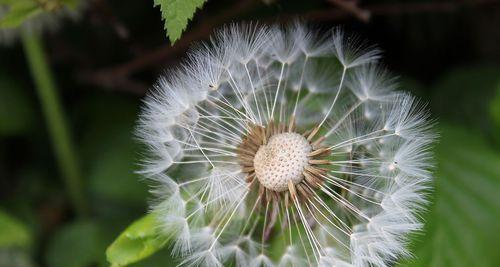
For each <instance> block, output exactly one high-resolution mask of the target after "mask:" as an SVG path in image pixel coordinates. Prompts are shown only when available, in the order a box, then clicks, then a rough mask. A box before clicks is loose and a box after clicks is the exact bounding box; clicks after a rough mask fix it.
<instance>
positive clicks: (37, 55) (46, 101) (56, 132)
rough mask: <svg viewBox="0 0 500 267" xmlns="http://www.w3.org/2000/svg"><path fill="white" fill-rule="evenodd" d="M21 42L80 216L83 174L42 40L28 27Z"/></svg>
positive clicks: (73, 201) (82, 203)
mask: <svg viewBox="0 0 500 267" xmlns="http://www.w3.org/2000/svg"><path fill="white" fill-rule="evenodd" d="M22 42H23V46H24V52H25V54H26V59H27V62H28V65H29V68H30V72H31V75H32V77H33V80H34V83H35V88H36V90H37V94H38V97H39V100H40V105H41V108H42V111H43V114H44V117H45V120H46V123H47V128H48V131H49V135H50V138H51V141H52V146H53V150H54V154H55V157H56V159H57V163H58V165H59V169H60V172H61V175H62V177H63V179H64V183H65V186H66V189H67V192H68V195H69V197H70V200H71V204H72V205H73V207H74V209H75V210H76V212H77V214H78V215H79V216H84V215H85V213H86V210H87V207H86V204H85V198H84V193H83V190H82V188H83V187H82V179H81V178H82V176H81V174H80V169H79V166H78V162H77V158H76V155H75V150H74V146H73V143H72V142H71V140H70V133H69V128H68V126H67V125H66V121H65V118H64V114H63V110H62V107H61V103H60V100H59V96H58V95H57V88H56V85H55V83H54V80H53V77H52V73H51V71H50V66H49V64H48V63H47V59H46V56H45V53H44V50H43V44H42V42H41V39H40V37H39V36H38V35H37V34H36V33H34V32H28V31H26V30H25V31H23V32H22Z"/></svg>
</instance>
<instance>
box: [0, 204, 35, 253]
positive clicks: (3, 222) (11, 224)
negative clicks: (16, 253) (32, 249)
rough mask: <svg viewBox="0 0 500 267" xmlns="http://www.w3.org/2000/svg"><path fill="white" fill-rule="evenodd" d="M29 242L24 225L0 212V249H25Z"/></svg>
mask: <svg viewBox="0 0 500 267" xmlns="http://www.w3.org/2000/svg"><path fill="white" fill-rule="evenodd" d="M31 242H32V240H31V236H30V234H29V232H28V230H27V229H26V227H25V226H24V224H23V223H21V222H20V221H19V220H17V219H16V218H14V217H12V216H10V215H9V214H7V213H5V212H4V211H2V210H0V249H2V248H11V247H18V248H27V247H29V246H30V245H31Z"/></svg>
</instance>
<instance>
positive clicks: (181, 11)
mask: <svg viewBox="0 0 500 267" xmlns="http://www.w3.org/2000/svg"><path fill="white" fill-rule="evenodd" d="M205 1H206V0H154V5H155V6H160V10H161V16H162V18H163V19H164V20H165V30H167V35H168V37H169V39H170V42H171V43H172V44H173V43H175V41H176V40H178V39H179V38H180V37H181V34H182V32H183V31H184V30H185V29H186V26H187V24H188V21H189V20H190V19H191V18H192V17H193V16H194V12H195V11H196V9H198V8H201V7H202V6H203V4H204V3H205Z"/></svg>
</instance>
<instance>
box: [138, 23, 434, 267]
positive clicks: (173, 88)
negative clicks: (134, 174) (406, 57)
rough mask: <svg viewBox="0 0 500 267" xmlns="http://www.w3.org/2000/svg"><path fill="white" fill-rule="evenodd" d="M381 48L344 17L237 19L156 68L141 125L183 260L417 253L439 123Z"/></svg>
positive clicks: (377, 258) (334, 259)
mask: <svg viewBox="0 0 500 267" xmlns="http://www.w3.org/2000/svg"><path fill="white" fill-rule="evenodd" d="M379 58H380V51H379V50H378V49H376V48H375V47H373V46H369V45H366V44H365V42H363V41H362V40H361V39H360V38H359V37H354V36H350V35H348V34H346V33H344V32H343V31H342V30H341V29H339V28H336V29H334V30H332V31H329V32H328V33H321V32H319V31H316V30H314V29H312V28H311V27H310V26H308V25H306V24H305V23H302V22H294V23H292V24H291V25H287V26H269V27H268V26H261V25H258V24H255V23H253V24H232V25H229V26H226V27H224V28H222V29H220V30H218V31H217V32H216V34H215V35H214V36H213V37H212V38H211V39H210V40H209V41H208V42H206V43H202V44H198V45H196V46H194V47H193V49H192V50H191V51H190V52H189V53H188V57H187V59H186V61H185V62H184V63H182V64H181V66H180V67H178V68H175V69H173V70H170V71H167V72H166V74H165V75H164V76H162V77H161V78H160V79H159V80H158V82H157V85H156V86H155V87H154V88H153V89H154V90H153V92H152V93H151V94H149V96H148V97H147V98H146V100H145V105H144V107H143V109H142V114H141V116H140V119H139V126H138V130H137V135H138V136H139V138H140V139H141V140H142V141H143V142H144V143H145V144H146V146H147V148H148V150H149V153H148V154H149V156H148V157H147V158H145V159H144V160H143V162H142V165H143V170H142V173H144V175H145V176H146V177H148V178H149V179H150V180H151V181H152V182H153V183H154V187H153V190H152V192H153V194H154V196H155V199H154V201H153V203H152V211H153V212H154V213H155V214H156V215H157V216H156V217H157V220H158V227H159V228H160V229H162V232H163V233H164V234H166V235H167V236H169V237H171V244H172V253H173V254H174V255H175V256H178V257H180V258H181V260H182V261H181V265H184V266H226V265H234V266H244V267H247V266H256V267H257V266H356V267H361V266H380V267H385V266H391V265H392V264H393V263H394V262H395V261H397V260H398V259H400V258H402V257H408V256H409V255H410V254H411V253H410V252H409V251H408V249H407V248H406V243H407V238H408V234H409V233H411V232H413V231H418V230H419V229H421V227H422V224H421V223H420V220H419V216H418V213H419V212H420V211H421V210H422V209H423V207H424V206H425V204H426V203H427V201H426V197H425V196H426V193H425V192H426V190H428V188H429V181H430V180H431V179H432V173H431V170H432V165H433V164H432V154H431V152H430V146H431V145H432V143H433V141H434V140H435V138H436V135H435V134H433V132H432V121H431V120H430V117H429V114H428V112H427V111H426V109H425V105H424V104H422V103H421V102H420V101H418V100H416V99H415V98H414V97H413V96H411V95H409V94H407V93H403V92H401V91H396V90H395V89H396V88H397V83H396V81H395V79H394V78H393V77H392V76H391V75H390V73H388V72H387V71H386V70H385V69H384V68H383V67H382V66H380V65H379V64H378V59H379ZM276 244H279V245H276Z"/></svg>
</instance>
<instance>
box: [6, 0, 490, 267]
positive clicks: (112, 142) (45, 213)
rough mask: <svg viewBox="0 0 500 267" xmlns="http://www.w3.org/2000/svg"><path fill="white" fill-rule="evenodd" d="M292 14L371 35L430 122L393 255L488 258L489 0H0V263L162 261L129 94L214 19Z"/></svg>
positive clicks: (443, 262)
mask: <svg viewBox="0 0 500 267" xmlns="http://www.w3.org/2000/svg"><path fill="white" fill-rule="evenodd" d="M153 6H159V9H158V8H153ZM82 7H84V8H82ZM197 8H199V9H197ZM193 15H194V17H193ZM77 17H79V19H77V20H75V19H74V18H77ZM191 17H193V18H192V21H191V22H189V23H188V21H189V20H190V19H191ZM295 17H301V18H302V19H304V20H306V21H311V22H313V23H316V24H317V25H318V27H322V28H325V29H328V27H331V26H335V25H338V24H341V25H344V27H345V28H346V30H348V31H354V32H357V33H359V34H360V35H361V36H363V37H364V38H368V39H369V40H371V42H373V43H377V44H379V46H380V47H381V48H382V49H383V50H384V51H385V53H384V54H385V55H384V56H385V59H384V60H385V62H384V63H385V64H386V65H387V66H388V67H389V69H391V70H392V71H393V72H394V73H396V74H399V75H400V84H401V88H402V89H405V90H410V91H411V92H413V93H414V94H416V95H418V96H419V97H421V98H423V99H425V100H426V101H428V102H429V103H430V107H431V109H432V112H433V115H434V117H436V118H438V120H439V131H440V133H441V141H440V143H439V144H438V145H437V147H436V161H437V165H438V168H437V171H436V175H435V176H436V180H435V190H434V191H433V192H432V195H431V199H432V200H433V201H432V204H431V205H430V206H429V210H428V212H427V213H426V214H425V215H424V219H425V221H426V228H425V231H424V232H423V233H419V234H416V235H415V236H414V238H413V242H412V244H411V246H412V248H413V251H414V253H415V255H416V257H415V258H414V259H410V260H407V261H405V262H401V263H400V264H399V265H400V266H487V267H488V266H500V254H498V253H497V250H498V246H499V244H500V223H498V221H499V220H500V46H499V45H498V44H499V43H500V27H498V26H499V25H500V1H495V0H469V1H461V0H455V1H445V0H443V1H430V0H412V1H397V0H372V1H370V0H365V1H352V0H315V1H299V0H293V1H277V0H276V1H273V0H265V1H263V0H241V1H240V0H238V1H229V0H220V1H212V0H209V1H206V3H205V1H204V0H188V1H173V0H154V1H132V0H120V1H118V0H91V1H90V0H89V1H85V3H84V4H83V5H82V3H78V1H76V0H0V28H1V30H0V37H2V38H0V40H1V43H0V44H1V46H0V266H9V267H10V266H50V267H63V266H64V267H66V266H70V267H71V266H74V267H86V266H109V265H110V263H111V264H112V265H114V266H120V265H126V264H132V265H131V266H176V263H175V262H173V261H172V260H171V259H170V257H169V252H168V245H166V244H164V243H163V242H160V241H159V240H158V239H157V238H156V237H155V236H154V232H153V231H152V227H151V218H150V217H149V216H146V217H142V216H144V215H145V214H146V213H147V199H148V192H147V185H146V184H145V183H144V182H143V181H141V178H140V176H139V175H137V174H135V173H134V171H135V170H137V169H138V166H137V165H136V163H137V162H138V159H140V157H141V147H140V146H139V145H138V144H137V143H136V141H135V140H134V138H133V134H132V131H133V128H134V124H135V120H136V118H137V113H138V107H139V105H140V100H141V97H142V96H143V95H144V94H145V93H146V91H147V90H148V87H149V86H150V85H151V84H153V83H154V81H155V78H156V77H157V76H158V74H160V73H161V72H162V70H163V69H164V68H165V67H167V68H168V67H170V66H175V65H176V63H177V62H178V61H179V60H180V58H181V57H182V55H183V53H184V52H185V51H186V49H187V48H188V47H189V46H190V45H191V44H192V43H193V41H196V40H202V39H205V38H207V37H208V36H209V35H210V33H211V32H212V30H213V29H214V28H216V27H217V26H220V25H222V24H223V23H226V22H231V21H240V20H259V21H262V22H263V23H271V22H276V21H278V22H287V21H290V20H292V19H293V18H295ZM162 19H163V20H164V21H162ZM186 25H187V27H186ZM164 27H165V28H166V30H167V31H166V32H167V34H168V37H166V36H165V31H164V30H163V28H164ZM185 28H186V29H185ZM54 29H58V30H57V31H55V30H54ZM184 29H185V31H184ZM183 31H184V33H183ZM181 34H182V35H181ZM5 36H9V37H8V38H3V37H5ZM42 38H43V40H42ZM172 43H173V45H171V44H172ZM56 84H57V85H58V86H57V87H56ZM141 217H142V219H139V218H141ZM137 219H139V220H138V221H136V220H137ZM134 221H136V222H135V223H133V222H134ZM132 223H133V224H132ZM131 224H132V225H131ZM129 225H130V226H129ZM128 226H129V227H128ZM127 227H128V228H127ZM125 229H126V230H125ZM124 230H125V231H124ZM123 231H124V232H123ZM122 232H123V233H122ZM120 233H121V235H120ZM117 236H119V237H118V238H116V237H117ZM110 244H112V245H111V246H110ZM158 250H161V251H160V252H157V251H158ZM105 251H107V253H105ZM155 252H157V253H155ZM151 255H152V256H151Z"/></svg>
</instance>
